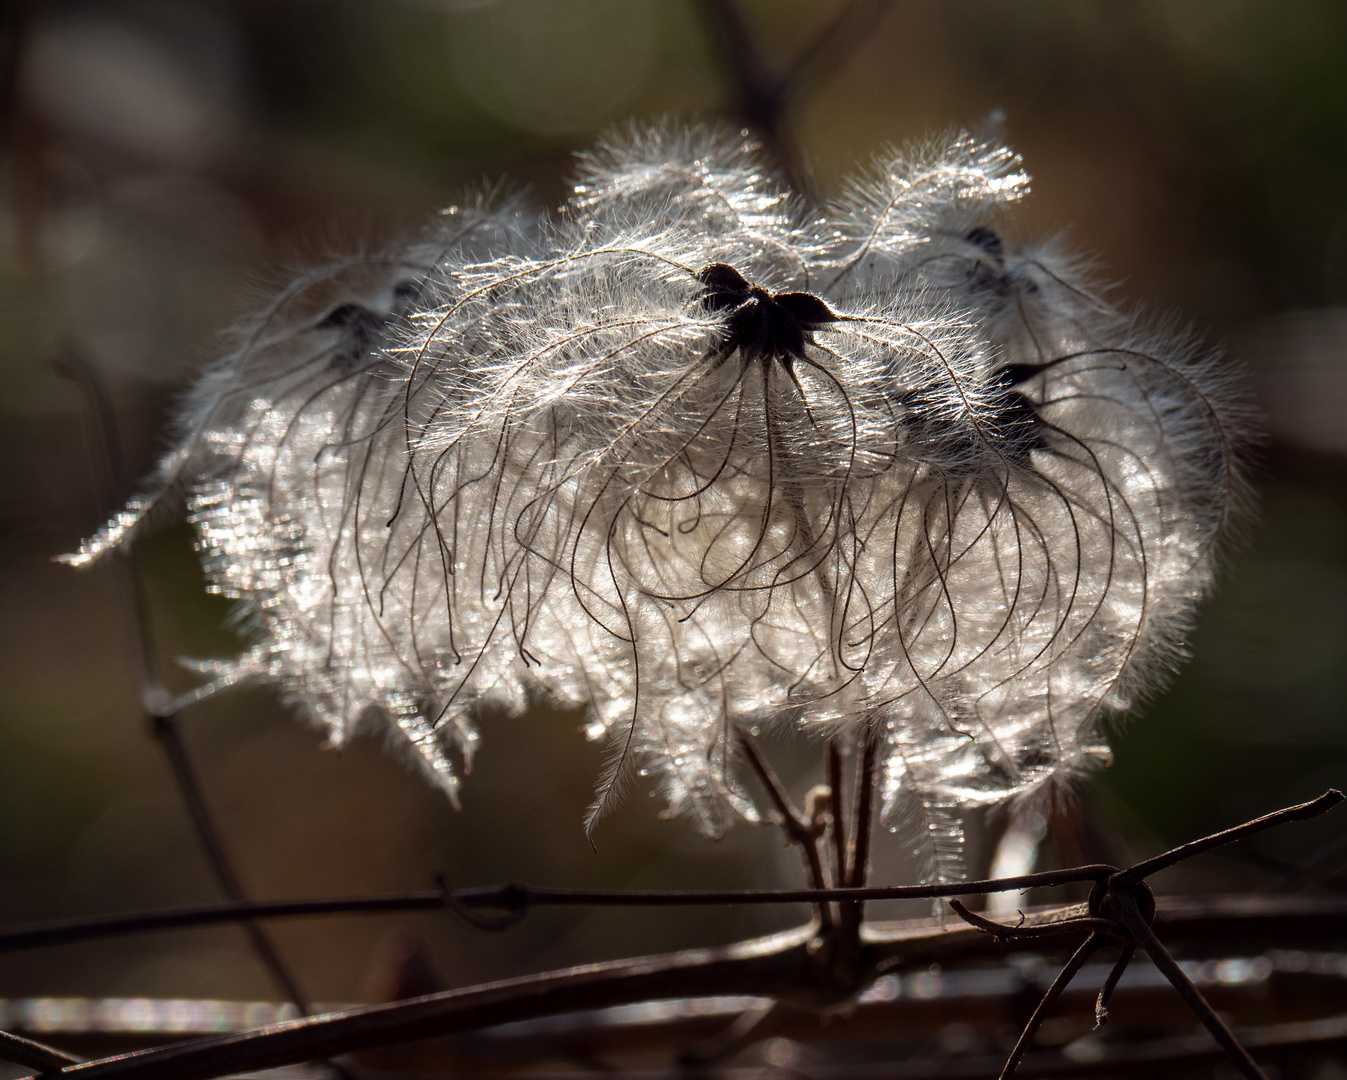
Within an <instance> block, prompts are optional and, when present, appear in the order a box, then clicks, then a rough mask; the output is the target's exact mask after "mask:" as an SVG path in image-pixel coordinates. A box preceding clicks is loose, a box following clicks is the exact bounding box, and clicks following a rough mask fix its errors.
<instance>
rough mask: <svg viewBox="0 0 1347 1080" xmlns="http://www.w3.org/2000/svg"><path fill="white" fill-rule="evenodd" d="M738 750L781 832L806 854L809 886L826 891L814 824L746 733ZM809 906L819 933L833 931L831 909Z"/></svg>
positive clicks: (816, 905)
mask: <svg viewBox="0 0 1347 1080" xmlns="http://www.w3.org/2000/svg"><path fill="white" fill-rule="evenodd" d="M739 747H740V749H742V750H743V752H744V756H745V757H746V758H747V759H748V764H749V766H750V767H751V768H752V769H753V772H754V775H756V776H757V778H758V782H759V783H761V784H762V786H763V788H764V789H765V790H766V792H767V797H768V798H770V799H771V800H772V806H773V807H775V809H776V815H777V819H778V822H779V824H780V826H781V828H783V829H784V830H785V832H786V835H787V836H789V837H790V839H791V840H792V842H794V843H795V844H797V845H798V846H799V848H800V850H801V852H803V854H804V859H805V864H806V865H807V866H808V868H809V880H810V883H811V884H812V885H813V886H814V888H815V889H826V888H827V887H828V885H829V882H828V877H827V872H826V871H825V870H824V868H823V858H822V856H821V855H820V854H819V850H818V834H817V832H816V831H815V829H814V823H813V822H812V821H809V820H808V819H807V818H805V816H804V815H803V814H801V813H800V812H799V811H798V810H796V809H795V807H794V805H792V803H791V801H790V796H789V795H787V794H786V789H785V788H784V787H782V786H781V781H780V780H778V779H777V777H776V773H775V772H773V771H772V767H771V765H769V764H768V763H767V759H766V758H764V757H763V756H762V754H761V753H760V752H759V751H758V748H757V746H755V745H754V743H753V740H752V739H750V738H749V737H748V734H747V732H744V731H740V732H739ZM810 902H811V903H815V914H816V915H817V916H818V919H819V926H820V929H821V930H828V929H830V928H831V927H832V922H833V919H832V912H831V911H830V910H829V909H828V905H827V904H826V903H822V902H815V901H810Z"/></svg>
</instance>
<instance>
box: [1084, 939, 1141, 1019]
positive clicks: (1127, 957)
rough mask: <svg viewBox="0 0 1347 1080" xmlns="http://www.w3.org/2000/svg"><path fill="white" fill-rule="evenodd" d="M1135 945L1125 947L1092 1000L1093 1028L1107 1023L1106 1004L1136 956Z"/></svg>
mask: <svg viewBox="0 0 1347 1080" xmlns="http://www.w3.org/2000/svg"><path fill="white" fill-rule="evenodd" d="M1136 952H1137V949H1136V946H1135V945H1128V946H1126V947H1125V948H1124V949H1123V951H1122V952H1121V953H1119V954H1118V959H1117V961H1116V962H1115V963H1114V965H1113V970H1111V971H1110V972H1109V973H1108V978H1107V979H1105V980H1104V985H1103V986H1101V987H1100V988H1099V996H1098V997H1097V998H1095V999H1094V1026H1095V1027H1097V1028H1100V1027H1103V1026H1104V1025H1105V1024H1107V1023H1108V1003H1109V1000H1110V999H1111V998H1112V997H1113V991H1114V990H1116V989H1117V988H1118V983H1119V982H1120V981H1121V979H1122V977H1123V972H1125V971H1126V970H1127V965H1128V964H1130V963H1131V962H1132V957H1134V956H1135V955H1136Z"/></svg>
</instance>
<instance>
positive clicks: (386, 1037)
mask: <svg viewBox="0 0 1347 1080" xmlns="http://www.w3.org/2000/svg"><path fill="white" fill-rule="evenodd" d="M1342 798H1343V796H1342V794H1341V793H1340V792H1338V791H1329V792H1326V793H1325V794H1324V795H1322V796H1320V797H1319V798H1318V799H1315V800H1313V801H1312V802H1307V803H1303V804H1300V805H1297V806H1292V807H1287V808H1286V809H1284V810H1279V811H1277V812H1275V813H1272V814H1268V815H1266V816H1264V817H1261V818H1258V819H1255V820H1253V821H1250V822H1247V823H1246V824H1244V825H1241V826H1238V827H1236V828H1233V829H1229V830H1226V831H1225V832H1221V833H1216V834H1214V835H1212V836H1208V837H1205V838H1204V839H1202V840H1198V841H1195V842H1193V843H1190V844H1185V845H1183V846H1181V847H1178V848H1175V849H1173V850H1172V851H1169V852H1166V853H1165V854H1163V855H1160V856H1157V857H1156V858H1153V859H1148V860H1146V861H1144V862H1141V863H1138V864H1136V865H1135V866H1132V867H1129V868H1127V869H1125V870H1119V869H1117V868H1116V867H1112V866H1102V865H1100V866H1083V867H1075V868H1071V869H1066V870H1059V871H1050V872H1046V873H1039V874H1031V875H1027V876H1023V877H1017V878H1006V879H999V880H991V881H977V882H968V883H966V884H962V885H957V886H949V885H946V886H939V885H919V886H893V887H870V888H844V889H805V890H788V891H775V892H753V891H745V892H736V893H677V892H673V893H618V892H609V893H593V892H584V891H575V892H569V891H560V890H546V889H535V888H533V887H530V886H520V885H509V886H504V887H502V888H501V889H498V890H487V891H483V890H466V891H464V892H462V893H459V894H458V895H457V896H456V897H455V903H454V904H453V905H451V910H455V911H458V912H459V913H462V910H463V908H464V907H465V906H471V907H473V908H481V907H491V906H495V907H498V908H504V909H506V910H508V911H510V912H512V913H515V914H519V913H521V912H522V911H524V910H526V909H527V907H528V906H530V905H541V904H551V903H566V904H636V905H643V904H660V905H668V904H699V903H701V904H758V903H795V902H800V901H808V902H812V903H816V904H819V905H825V904H829V903H839V902H840V903H842V904H843V905H844V906H845V905H847V904H851V903H857V904H859V903H860V902H863V901H866V900H886V899H915V898H939V897H956V896H972V895H983V894H986V893H989V892H999V891H1011V890H1015V891H1019V890H1023V889H1026V888H1034V887H1049V886H1055V885H1064V884H1069V883H1074V882H1093V883H1094V890H1093V892H1092V894H1091V897H1090V901H1089V903H1088V904H1087V905H1086V907H1085V909H1084V910H1081V909H1079V908H1076V909H1063V910H1060V911H1057V912H1050V913H1047V914H1044V915H1039V916H1037V917H1034V918H1032V919H1026V920H1025V922H1024V924H1023V925H1021V926H1017V927H1004V926H1000V925H998V924H995V923H990V922H988V921H987V920H984V919H981V918H980V917H977V916H974V915H972V914H971V913H969V912H967V911H966V910H964V909H963V908H962V906H961V905H960V906H956V908H955V910H956V911H959V913H960V914H961V915H962V916H964V917H965V918H966V919H968V920H969V921H970V922H972V923H973V924H974V925H976V926H977V927H978V928H979V929H980V930H984V931H986V932H988V933H991V934H993V935H994V936H996V937H998V938H1001V939H1004V940H1007V941H1009V942H1015V941H1016V940H1021V941H1022V940H1025V939H1027V938H1031V937H1032V938H1034V939H1042V940H1050V941H1060V940H1062V939H1064V938H1065V939H1069V938H1070V937H1072V936H1077V937H1079V934H1080V933H1081V932H1084V933H1085V934H1086V935H1087V936H1086V938H1085V940H1084V942H1083V944H1081V945H1080V946H1079V947H1078V948H1077V949H1076V951H1075V953H1074V954H1073V956H1072V958H1071V959H1070V960H1069V961H1068V962H1067V964H1066V966H1065V967H1064V968H1063V970H1062V973H1061V975H1059V977H1058V978H1057V980H1056V981H1055V982H1054V983H1053V986H1052V987H1051V989H1050V990H1049V991H1048V993H1047V995H1046V996H1045V997H1044V999H1043V1002H1042V1003H1041V1004H1040V1006H1039V1008H1038V1009H1036V1010H1035V1013H1034V1015H1033V1017H1032V1018H1031V1019H1030V1021H1029V1023H1028V1024H1027V1025H1026V1027H1025V1029H1024V1032H1023V1034H1022V1035H1021V1038H1020V1040H1019V1042H1018V1043H1017V1045H1016V1047H1015V1050H1014V1052H1013V1053H1012V1056H1011V1058H1010V1060H1009V1061H1008V1062H1007V1064H1006V1067H1005V1070H1004V1072H1003V1074H1002V1075H1003V1076H1010V1075H1011V1074H1012V1073H1013V1072H1014V1070H1015V1066H1016V1064H1017V1063H1018V1061H1019V1059H1020V1057H1021V1056H1022V1055H1023V1052H1024V1050H1025V1049H1026V1048H1027V1046H1028V1043H1029V1041H1030V1039H1031V1038H1032V1036H1033V1033H1034V1031H1035V1030H1036V1029H1037V1026H1038V1024H1039V1023H1040V1022H1041V1020H1042V1017H1043V1015H1044V1013H1045V1011H1046V1009H1047V1007H1048V1005H1050V1004H1051V1002H1052V1001H1053V1000H1054V999H1055V998H1056V997H1057V996H1058V995H1059V994H1060V992H1061V991H1062V990H1063V989H1064V988H1065V985H1066V983H1067V982H1068V981H1069V980H1070V978H1071V976H1072V975H1073V974H1074V973H1075V972H1076V971H1077V970H1078V969H1079V967H1080V966H1081V964H1082V962H1083V959H1084V958H1085V956H1088V955H1089V954H1090V953H1092V952H1094V951H1095V950H1097V949H1099V948H1102V947H1104V946H1105V945H1109V944H1112V945H1117V946H1121V947H1122V949H1123V960H1124V962H1125V961H1126V960H1127V959H1130V956H1131V950H1133V949H1135V948H1137V947H1140V948H1141V949H1142V950H1144V951H1145V952H1146V953H1147V954H1148V955H1150V956H1151V958H1152V960H1154V961H1155V963H1156V966H1157V967H1158V968H1159V969H1160V971H1161V972H1162V973H1163V974H1164V975H1165V977H1166V978H1168V979H1169V981H1170V982H1171V983H1172V984H1173V985H1174V987H1175V989H1176V990H1177V991H1178V992H1179V994H1180V995H1181V996H1182V998H1183V1000H1184V1001H1185V1003H1187V1004H1188V1006H1189V1008H1191V1009H1192V1010H1193V1012H1194V1014H1195V1015H1196V1016H1197V1017H1198V1019H1199V1020H1201V1021H1202V1023H1203V1024H1204V1025H1205V1026H1206V1027H1207V1029H1208V1030H1209V1031H1210V1032H1211V1033H1212V1036H1213V1037H1214V1038H1215V1039H1216V1040H1217V1042H1218V1043H1219V1044H1220V1046H1221V1047H1222V1048H1223V1049H1224V1050H1225V1051H1226V1053H1227V1054H1228V1055H1229V1056H1230V1058H1231V1059H1232V1061H1234V1063H1235V1064H1236V1065H1237V1066H1238V1067H1239V1069H1240V1070H1241V1072H1242V1073H1243V1074H1244V1075H1245V1076H1247V1077H1250V1078H1262V1080H1266V1078H1265V1077H1264V1074H1263V1073H1262V1072H1261V1070H1260V1069H1259V1068H1258V1066H1257V1064H1255V1063H1254V1061H1253V1059H1252V1058H1251V1057H1250V1056H1249V1055H1248V1053H1247V1051H1245V1050H1244V1049H1243V1047H1241V1046H1240V1044H1239V1042H1238V1040H1237V1039H1236V1038H1235V1036H1234V1035H1233V1034H1232V1033H1231V1032H1230V1031H1229V1029H1228V1028H1227V1027H1226V1026H1225V1024H1224V1023H1223V1022H1222V1021H1221V1020H1220V1018H1219V1017H1218V1016H1217V1015H1216V1014H1215V1012H1214V1011H1213V1010H1212V1009H1211V1007H1210V1005H1209V1004H1208V1003H1207V1002H1206V1000H1205V999H1204V998H1203V996H1202V994H1201V992H1200V991H1199V990H1198V989H1197V988H1196V987H1195V986H1193V984H1192V983H1191V981H1189V980H1188V978H1187V976H1185V975H1184V974H1183V972H1182V970H1181V969H1180V968H1179V967H1178V965H1177V964H1176V963H1175V962H1174V961H1173V959H1172V957H1171V956H1170V954H1169V952H1168V950H1167V949H1165V947H1164V946H1163V945H1162V944H1161V943H1160V942H1159V940H1158V939H1157V938H1156V936H1155V934H1154V932H1153V931H1152V930H1151V928H1150V923H1151V920H1152V919H1153V917H1154V914H1155V906H1154V898H1153V895H1152V894H1151V892H1150V889H1149V888H1148V887H1147V885H1146V884H1145V878H1146V877H1147V876H1148V875H1150V874H1153V873H1155V872H1157V871H1159V870H1162V869H1165V868H1166V867H1169V866H1173V865H1175V864H1176V863H1178V862H1181V861H1183V860H1185V859H1188V858H1191V857H1192V856H1194V855H1197V854H1200V853H1202V852H1205V851H1208V850H1211V849H1212V848H1215V847H1218V846H1221V845H1224V844H1229V843H1233V842H1235V841H1237V840H1241V839H1244V838H1245V837H1248V836H1250V835H1253V834H1254V833H1257V832H1261V831H1263V830H1265V829H1269V828H1273V827H1274V826H1277V825H1280V824H1284V823H1286V822H1290V821H1302V820H1305V819H1307V818H1311V817H1315V816H1317V815H1319V814H1322V813H1324V812H1326V811H1327V810H1330V809H1331V808H1332V807H1334V806H1336V805H1337V804H1338V803H1339V802H1341V801H1342ZM380 909H381V908H380V907H379V905H378V904H377V903H376V904H373V905H371V908H370V910H380ZM382 909H384V910H386V908H382ZM347 910H349V908H347ZM221 915H223V916H224V917H237V913H236V912H235V913H230V912H228V911H220V912H217V916H221ZM203 921H204V920H203ZM472 923H473V925H481V923H480V921H479V920H477V919H473V920H472ZM169 924H170V923H169V922H168V920H165V925H169ZM176 925H181V923H178V924H176ZM148 926H149V921H148V920H147V921H146V922H145V923H143V924H142V928H148ZM862 929H863V928H862ZM847 932H848V931H847V930H845V929H844V928H843V927H842V926H841V925H840V924H839V923H838V922H837V921H834V922H833V923H832V924H831V925H830V927H829V928H827V929H825V928H824V926H823V923H822V921H821V919H818V918H816V919H815V920H814V921H813V922H812V923H810V924H809V925H808V926H804V927H800V928H798V929H796V930H792V931H787V932H785V933H781V934H776V935H773V936H772V937H770V938H765V939H761V940H757V941H748V942H743V943H741V944H738V945H734V946H730V947H726V948H718V949H694V950H688V951H686V952H682V953H675V954H672V955H666V956H650V957H642V958H637V959H629V960H621V961H615V962H612V963H606V964H593V965H588V966H583V967H575V968H569V969H566V970H564V971H554V972H547V973H543V974H539V975H533V976H527V977H524V978H519V979H511V980H506V981H503V982H498V983H492V984H488V985H485V986H478V987H469V988H466V989H462V990H452V991H447V992H444V993H438V994H430V995H426V996H425V997H421V998H414V999H410V1000H407V1001H401V1002H396V1003H393V1004H390V1005H374V1006H367V1007H364V1008H360V1009H353V1010H350V1011H348V1012H344V1013H336V1014H332V1015H329V1016H323V1017H314V1018H306V1019H301V1020H296V1021H292V1022H289V1023H284V1024H278V1025H275V1026H273V1027H270V1028H263V1029H259V1030H257V1031H251V1032H245V1033H242V1034H239V1035H229V1036H221V1037H216V1038H207V1039H201V1040H195V1041H192V1042H189V1043H183V1044H179V1045H175V1046H167V1047H161V1048H158V1049H154V1050H149V1051H145V1052H142V1053H139V1054H132V1055H124V1056H121V1057H117V1058H108V1059H104V1060H100V1061H93V1062H88V1063H83V1064H77V1065H68V1066H65V1067H64V1068H62V1069H61V1070H60V1075H70V1076H76V1077H87V1078H88V1080H95V1078H112V1077H116V1078H119V1080H209V1078H211V1077H217V1076H222V1075H226V1074H228V1073H233V1072H239V1071H245V1070H254V1069H262V1068H272V1067H278V1066H282V1065H287V1064H294V1063H298V1062H302V1061H307V1060H312V1059H314V1058H317V1057H325V1056H335V1055H339V1054H343V1053H347V1052H350V1051H353V1050H359V1049H364V1048H370V1047H376V1046H385V1045H390V1044H393V1043H399V1042H407V1041H412V1040H416V1039H424V1038H432V1037H435V1036H440V1035H446V1034H450V1033H453V1032H458V1031H465V1030H470V1029H474V1028H480V1027H486V1026H489V1025H492V1024H499V1023H505V1022H507V1021H514V1020H523V1019H529V1018H533V1017H539V1016H546V1015H550V1014H554V1013H560V1012H572V1011H577V1010H583V1009H592V1008H600V1007H604V1006H610V1005H615V1004H624V1003H630V1002H635V1001H643V1000H650V999H659V998H669V997H695V996H707V995H733V994H744V995H753V996H758V997H767V998H772V999H775V1000H778V1001H783V1002H788V1003H792V1004H799V1005H804V1006H807V1007H816V1008H826V1007H829V1006H835V1005H837V1004H839V1003H842V1002H845V1001H847V1000H850V999H852V998H854V997H855V995H856V994H857V993H859V992H860V991H861V990H862V989H864V988H865V987H866V986H868V985H869V984H870V983H871V982H873V980H874V979H875V978H876V977H877V976H878V975H879V974H881V973H882V972H884V971H885V970H890V969H892V968H894V967H896V966H898V965H900V964H902V963H903V962H904V961H905V960H907V959H910V958H911V957H912V956H913V954H914V952H915V953H918V954H920V955H922V956H923V958H924V957H926V956H927V955H928V954H927V953H926V952H923V948H922V946H923V945H925V946H928V947H934V948H936V949H937V950H938V948H939V945H940V941H939V939H940V937H941V936H942V935H941V934H940V933H939V932H937V934H936V937H935V940H933V941H930V942H923V943H914V942H912V941H911V940H899V941H893V942H886V941H885V940H884V938H883V936H882V935H880V934H875V935H866V934H865V933H863V932H862V933H859V934H858V935H857V941H856V946H857V947H856V948H855V949H854V950H847V949H844V948H840V947H838V944H837V942H836V941H835V940H834V941H832V942H831V943H830V942H829V941H828V940H827V939H829V938H831V939H837V938H838V937H840V936H842V935H844V934H846V933H847ZM13 940H14V939H13V938H12V937H11V939H10V943H11V945H12V943H13ZM30 944H31V942H30ZM840 957H846V958H847V961H846V962H847V964H848V965H849V966H846V967H844V966H843V964H842V963H839V958H840ZM1119 973H1120V972H1119V970H1118V968H1116V967H1115V974H1112V975H1110V977H1109V979H1108V982H1107V983H1106V985H1105V987H1104V991H1103V992H1101V997H1104V996H1106V993H1107V992H1108V991H1110V990H1111V988H1112V986H1113V985H1115V984H1116V982H1117V975H1118V974H1119ZM0 1049H3V1048H0ZM25 1052H28V1051H25ZM14 1059H15V1060H17V1059H18V1055H15V1058H14ZM49 1064H52V1065H54V1064H55V1062H54V1061H51V1062H50V1063H49Z"/></svg>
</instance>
